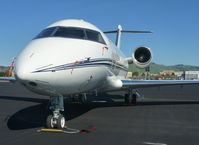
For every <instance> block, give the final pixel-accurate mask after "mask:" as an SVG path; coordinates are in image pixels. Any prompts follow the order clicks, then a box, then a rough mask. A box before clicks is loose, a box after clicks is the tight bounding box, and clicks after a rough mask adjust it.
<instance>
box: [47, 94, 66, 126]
mask: <svg viewBox="0 0 199 145" xmlns="http://www.w3.org/2000/svg"><path fill="white" fill-rule="evenodd" d="M63 102H64V99H63V96H57V97H51V99H50V103H51V106H50V110H52V114H51V115H48V116H47V118H46V127H47V128H60V129H61V128H64V127H65V124H66V120H65V117H64V115H62V114H61V113H60V111H64V103H63Z"/></svg>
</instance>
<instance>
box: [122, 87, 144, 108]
mask: <svg viewBox="0 0 199 145" xmlns="http://www.w3.org/2000/svg"><path fill="white" fill-rule="evenodd" d="M138 97H143V96H142V95H141V94H140V93H139V92H138V90H136V89H130V90H129V91H128V93H127V94H125V97H124V102H125V103H126V104H128V105H136V104H137V98H138Z"/></svg>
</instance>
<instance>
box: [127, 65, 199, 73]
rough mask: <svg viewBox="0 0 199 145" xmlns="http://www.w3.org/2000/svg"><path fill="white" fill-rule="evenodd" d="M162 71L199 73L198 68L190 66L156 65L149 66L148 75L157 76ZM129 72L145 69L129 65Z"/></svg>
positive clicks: (143, 70)
mask: <svg viewBox="0 0 199 145" xmlns="http://www.w3.org/2000/svg"><path fill="white" fill-rule="evenodd" d="M164 70H174V71H176V72H181V71H199V66H191V65H183V64H178V65H171V66H166V65H161V64H156V63H151V64H150V73H153V74H158V73H159V72H162V71H164ZM129 71H130V72H145V69H139V68H137V67H136V66H135V65H134V64H131V65H130V66H129Z"/></svg>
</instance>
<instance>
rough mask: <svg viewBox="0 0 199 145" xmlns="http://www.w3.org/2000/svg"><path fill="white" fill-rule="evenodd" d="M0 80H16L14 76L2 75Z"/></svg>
mask: <svg viewBox="0 0 199 145" xmlns="http://www.w3.org/2000/svg"><path fill="white" fill-rule="evenodd" d="M0 81H13V82H14V81H16V78H14V77H0Z"/></svg>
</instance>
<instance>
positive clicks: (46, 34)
mask: <svg viewBox="0 0 199 145" xmlns="http://www.w3.org/2000/svg"><path fill="white" fill-rule="evenodd" d="M55 30H56V27H51V28H47V29H44V30H43V31H41V33H39V34H38V35H37V36H36V37H35V38H34V39H38V38H45V37H50V36H51V35H52V34H53V32H54V31H55Z"/></svg>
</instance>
